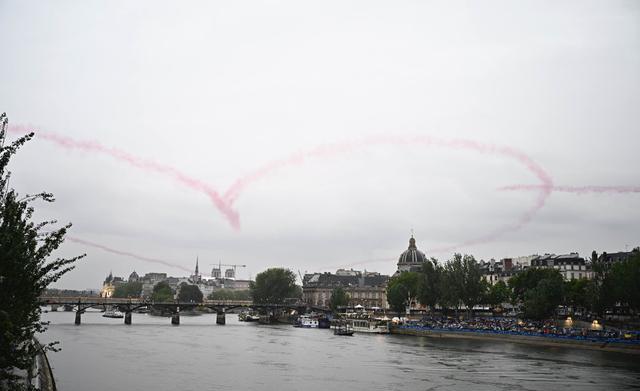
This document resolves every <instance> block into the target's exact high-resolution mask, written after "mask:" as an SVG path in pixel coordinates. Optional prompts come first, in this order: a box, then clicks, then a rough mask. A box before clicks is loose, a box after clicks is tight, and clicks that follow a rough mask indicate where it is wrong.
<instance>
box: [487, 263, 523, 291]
mask: <svg viewBox="0 0 640 391" xmlns="http://www.w3.org/2000/svg"><path fill="white" fill-rule="evenodd" d="M513 260H514V258H503V259H501V260H500V261H496V260H495V259H491V260H490V261H488V262H486V261H483V260H482V261H480V272H481V273H482V278H484V280H485V281H487V282H488V283H489V284H491V285H495V284H497V283H498V281H502V282H504V283H505V284H506V283H507V282H508V281H509V279H510V278H511V277H513V276H515V275H516V274H518V273H520V272H522V271H523V270H526V269H527V268H529V266H528V265H527V264H526V262H522V261H520V262H519V263H514V262H513Z"/></svg>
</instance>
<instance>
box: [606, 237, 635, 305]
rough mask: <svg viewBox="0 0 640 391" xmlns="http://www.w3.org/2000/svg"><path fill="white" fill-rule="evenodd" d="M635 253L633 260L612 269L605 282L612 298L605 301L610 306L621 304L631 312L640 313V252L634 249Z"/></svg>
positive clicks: (617, 264) (618, 264)
mask: <svg viewBox="0 0 640 391" xmlns="http://www.w3.org/2000/svg"><path fill="white" fill-rule="evenodd" d="M633 252H634V255H633V256H632V257H631V259H629V260H628V261H626V262H619V263H616V264H615V265H613V266H612V267H611V270H610V272H609V273H608V275H607V276H606V278H605V281H604V282H605V289H608V290H609V291H610V292H611V296H612V297H607V298H605V299H604V300H603V301H605V302H607V304H609V305H611V304H615V302H619V303H621V304H626V305H627V306H629V308H630V309H631V310H634V311H640V251H637V250H636V249H634V251H633Z"/></svg>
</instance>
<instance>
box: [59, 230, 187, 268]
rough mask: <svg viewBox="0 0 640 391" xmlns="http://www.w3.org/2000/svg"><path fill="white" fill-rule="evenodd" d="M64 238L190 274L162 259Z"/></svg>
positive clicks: (77, 239)
mask: <svg viewBox="0 0 640 391" xmlns="http://www.w3.org/2000/svg"><path fill="white" fill-rule="evenodd" d="M65 238H66V239H67V240H69V241H71V242H74V243H78V244H82V245H85V246H90V247H95V248H98V249H100V250H103V251H106V252H110V253H112V254H117V255H122V256H125V257H130V258H135V259H139V260H141V261H145V262H151V263H156V264H159V265H164V266H169V267H172V268H176V269H180V270H182V271H186V272H191V270H190V269H188V268H186V267H184V266H180V265H178V264H175V263H171V262H168V261H165V260H162V259H156V258H149V257H145V256H142V255H138V254H134V253H130V252H128V251H122V250H116V249H113V248H110V247H107V246H104V245H102V244H98V243H94V242H89V241H88V240H83V239H79V238H75V237H71V236H66V237H65Z"/></svg>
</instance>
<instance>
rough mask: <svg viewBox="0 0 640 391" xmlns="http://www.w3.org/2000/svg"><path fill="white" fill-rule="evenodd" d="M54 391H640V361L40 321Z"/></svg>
mask: <svg viewBox="0 0 640 391" xmlns="http://www.w3.org/2000/svg"><path fill="white" fill-rule="evenodd" d="M42 318H43V320H48V321H51V325H50V326H49V330H48V331H47V332H46V333H45V334H44V335H42V337H41V340H42V341H43V342H47V341H53V340H58V341H60V346H61V347H62V351H60V352H58V353H50V354H49V359H50V361H51V364H52V366H53V370H54V375H55V378H56V382H57V385H58V389H59V390H60V391H85V390H92V391H113V390H126V391H135V390H198V391H200V390H260V391H265V390H304V391H311V390H322V391H329V390H345V391H359V390H363V391H364V390H366V391H371V390H404V391H407V390H473V391H477V390H551V389H554V390H563V391H564V390H581V391H584V390H598V391H602V390H605V391H612V390H624V389H640V356H637V355H628V354H623V353H608V352H598V351H589V350H580V349H575V348H549V347H535V346H529V345H519V344H514V343H510V342H504V343H496V342H484V341H477V340H459V339H453V340H444V339H443V340H434V339H430V338H426V337H410V336H395V335H368V334H356V335H354V336H353V337H343V336H334V335H333V333H332V332H331V331H330V330H318V329H299V328H294V327H292V326H288V325H274V326H267V325H259V324H255V323H243V322H238V319H237V316H236V315H231V314H229V315H227V319H226V320H227V324H226V325H224V326H220V325H216V324H215V315H202V316H195V317H186V316H183V317H181V319H180V320H181V324H180V326H172V325H171V324H170V320H169V318H163V317H154V316H151V315H146V314H133V324H132V325H131V326H126V325H124V322H123V319H109V318H103V317H102V314H101V313H99V312H87V313H85V314H83V315H82V325H80V326H76V325H74V324H73V321H74V313H73V312H50V313H45V314H42Z"/></svg>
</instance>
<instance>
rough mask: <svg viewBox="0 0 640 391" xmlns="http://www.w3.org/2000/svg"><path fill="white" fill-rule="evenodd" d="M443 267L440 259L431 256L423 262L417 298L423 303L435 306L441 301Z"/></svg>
mask: <svg viewBox="0 0 640 391" xmlns="http://www.w3.org/2000/svg"><path fill="white" fill-rule="evenodd" d="M442 273H443V269H442V266H440V264H438V260H437V259H435V258H431V260H427V261H425V263H423V264H422V269H421V270H420V277H419V281H418V293H417V298H418V301H419V302H420V303H422V304H423V305H428V306H429V307H431V308H434V307H435V306H436V304H437V303H439V302H440V297H441V291H440V280H441V279H442Z"/></svg>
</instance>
